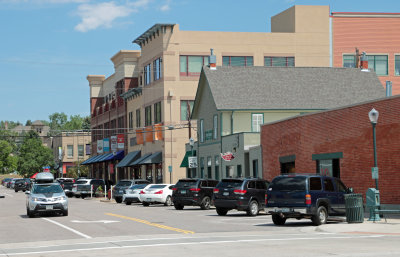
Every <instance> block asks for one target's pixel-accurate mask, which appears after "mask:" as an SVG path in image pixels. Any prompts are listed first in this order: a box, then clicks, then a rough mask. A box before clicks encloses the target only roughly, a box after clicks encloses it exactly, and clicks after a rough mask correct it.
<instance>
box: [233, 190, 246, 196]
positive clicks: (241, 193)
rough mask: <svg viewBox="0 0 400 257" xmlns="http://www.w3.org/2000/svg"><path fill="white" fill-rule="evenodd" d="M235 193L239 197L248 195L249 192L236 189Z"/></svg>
mask: <svg viewBox="0 0 400 257" xmlns="http://www.w3.org/2000/svg"><path fill="white" fill-rule="evenodd" d="M233 192H234V193H235V194H238V195H244V194H246V192H247V190H241V189H235V190H233Z"/></svg>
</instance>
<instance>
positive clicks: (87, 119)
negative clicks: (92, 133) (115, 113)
mask: <svg viewBox="0 0 400 257" xmlns="http://www.w3.org/2000/svg"><path fill="white" fill-rule="evenodd" d="M82 129H84V130H90V116H86V117H84V120H83V124H82Z"/></svg>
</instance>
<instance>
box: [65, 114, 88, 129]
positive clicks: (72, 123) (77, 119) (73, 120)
mask: <svg viewBox="0 0 400 257" xmlns="http://www.w3.org/2000/svg"><path fill="white" fill-rule="evenodd" d="M83 121H84V118H82V117H81V116H80V115H71V116H70V117H69V121H67V122H66V123H65V126H64V129H65V130H79V129H82V125H83Z"/></svg>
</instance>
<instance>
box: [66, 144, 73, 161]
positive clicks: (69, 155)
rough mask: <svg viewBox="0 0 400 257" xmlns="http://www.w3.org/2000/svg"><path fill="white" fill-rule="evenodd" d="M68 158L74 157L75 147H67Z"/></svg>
mask: <svg viewBox="0 0 400 257" xmlns="http://www.w3.org/2000/svg"><path fill="white" fill-rule="evenodd" d="M67 157H68V158H72V157H74V146H73V145H67Z"/></svg>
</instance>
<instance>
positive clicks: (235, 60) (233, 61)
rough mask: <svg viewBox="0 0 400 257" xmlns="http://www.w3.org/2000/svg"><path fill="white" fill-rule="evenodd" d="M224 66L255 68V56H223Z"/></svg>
mask: <svg viewBox="0 0 400 257" xmlns="http://www.w3.org/2000/svg"><path fill="white" fill-rule="evenodd" d="M222 66H253V56H223V57H222Z"/></svg>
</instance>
